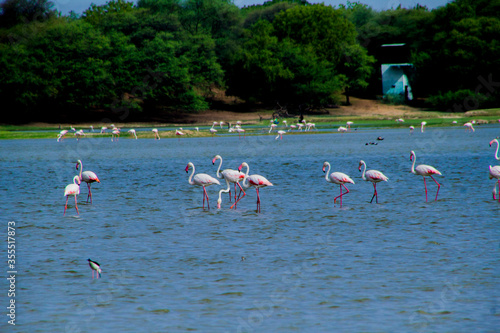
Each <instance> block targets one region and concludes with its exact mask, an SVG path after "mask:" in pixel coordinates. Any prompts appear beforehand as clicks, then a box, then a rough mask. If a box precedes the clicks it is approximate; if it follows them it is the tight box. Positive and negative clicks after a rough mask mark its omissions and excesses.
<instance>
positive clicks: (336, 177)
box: [323, 162, 354, 208]
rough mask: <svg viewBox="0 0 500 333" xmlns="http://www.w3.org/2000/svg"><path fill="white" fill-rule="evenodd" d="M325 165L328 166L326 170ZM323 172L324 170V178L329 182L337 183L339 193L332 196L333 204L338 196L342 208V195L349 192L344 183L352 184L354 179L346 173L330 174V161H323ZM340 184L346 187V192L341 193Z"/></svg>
mask: <svg viewBox="0 0 500 333" xmlns="http://www.w3.org/2000/svg"><path fill="white" fill-rule="evenodd" d="M326 167H328V171H326ZM323 172H325V173H326V174H325V180H326V181H327V182H329V183H333V184H337V185H339V186H340V195H339V196H336V197H335V198H333V204H334V205H335V202H336V201H337V199H338V198H340V208H342V196H344V195H345V194H347V193H349V189H348V188H347V187H346V186H345V184H346V183H351V184H354V180H352V179H351V177H349V176H348V175H346V174H345V173H342V172H332V173H331V174H330V163H328V162H324V163H323ZM342 186H343V187H344V188H345V189H346V192H344V193H342Z"/></svg>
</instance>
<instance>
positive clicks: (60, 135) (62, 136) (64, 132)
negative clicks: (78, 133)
mask: <svg viewBox="0 0 500 333" xmlns="http://www.w3.org/2000/svg"><path fill="white" fill-rule="evenodd" d="M66 133H68V130H62V131H61V132H59V134H58V135H57V142H59V141H62V140H64V136H65V135H66Z"/></svg>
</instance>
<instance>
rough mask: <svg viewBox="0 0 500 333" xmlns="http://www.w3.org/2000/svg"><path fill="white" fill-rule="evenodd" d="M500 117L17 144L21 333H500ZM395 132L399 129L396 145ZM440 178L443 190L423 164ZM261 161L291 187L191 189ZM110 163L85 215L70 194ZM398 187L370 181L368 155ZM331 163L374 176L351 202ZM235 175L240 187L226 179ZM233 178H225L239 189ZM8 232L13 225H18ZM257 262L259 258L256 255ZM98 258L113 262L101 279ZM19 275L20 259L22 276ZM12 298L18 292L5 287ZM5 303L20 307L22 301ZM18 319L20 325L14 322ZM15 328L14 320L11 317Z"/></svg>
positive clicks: (258, 168) (2, 188) (12, 179)
mask: <svg viewBox="0 0 500 333" xmlns="http://www.w3.org/2000/svg"><path fill="white" fill-rule="evenodd" d="M499 134H500V128H499V127H498V126H480V127H479V128H478V129H477V130H476V132H475V133H472V134H471V133H466V132H465V131H464V129H463V128H461V127H460V128H459V127H448V128H428V129H426V131H425V133H420V132H418V131H415V133H414V134H413V135H409V133H408V130H406V129H405V130H402V129H360V130H358V131H353V132H352V133H346V134H338V133H334V134H315V135H284V137H283V140H274V137H275V135H272V136H271V135H266V136H248V137H247V138H246V139H238V137H237V136H224V137H222V136H221V137H215V138H213V139H212V138H181V140H177V139H169V140H166V139H162V140H160V141H155V140H152V139H139V140H132V139H125V138H121V139H120V140H119V142H115V143H113V142H110V139H109V138H106V139H83V140H80V141H79V142H76V141H75V140H74V139H73V140H65V141H64V142H60V143H58V142H56V140H55V139H54V140H14V141H11V140H3V141H0V177H1V179H2V181H1V183H0V203H1V207H2V210H1V211H2V220H3V223H4V225H5V226H6V224H7V221H15V222H16V250H17V253H16V255H17V257H16V265H17V270H18V274H17V280H16V289H17V290H16V298H15V299H16V304H17V312H16V313H17V318H16V319H17V326H16V327H17V329H18V330H19V331H23V332H45V331H54V332H90V331H93V332H137V331H139V330H140V331H144V332H146V331H147V332H166V331H168V332H174V331H186V330H194V331H202V332H247V331H248V332H290V331H299V332H306V331H307V332H332V331H338V332H352V331H377V332H381V331H385V332H395V331H404V332H428V331H440V332H443V331H447V332H458V331H462V332H471V331H483V332H488V331H490V332H493V331H497V330H498V327H500V283H499V282H500V275H499V264H500V256H499V251H500V241H499V239H500V238H499V234H500V227H499V223H500V204H499V203H498V202H495V201H493V200H492V194H491V193H492V188H493V185H494V181H493V180H489V179H488V166H489V165H498V164H500V163H499V161H496V160H495V159H494V158H493V154H494V148H490V147H489V145H488V142H489V141H490V140H491V139H492V138H494V137H496V136H498V135H499ZM378 136H382V137H384V140H383V141H379V142H378V145H365V143H366V142H374V141H376V140H375V139H376V138H377V137H378ZM411 150H414V151H415V152H416V154H417V164H429V165H432V166H434V167H436V168H437V169H438V170H440V171H441V172H442V174H443V176H438V177H436V180H437V181H438V182H440V183H441V184H442V186H441V189H440V192H439V198H438V201H437V202H435V201H434V197H435V193H436V188H437V187H436V184H435V183H434V182H433V181H432V180H431V179H428V181H427V186H428V190H429V202H427V203H426V202H425V193H424V185H423V181H422V177H420V176H415V175H412V174H411V173H409V170H410V167H411V162H410V160H409V155H410V151H411ZM216 154H220V155H222V157H223V159H224V161H223V166H222V168H223V169H224V168H233V169H236V168H237V167H238V166H239V165H240V163H242V162H244V161H246V162H248V163H249V165H250V174H254V173H257V174H261V175H263V176H265V177H266V178H267V179H269V180H270V181H271V182H272V183H273V184H274V187H268V188H264V189H262V190H261V192H260V193H261V200H262V206H261V213H260V214H258V213H256V211H255V209H256V193H255V190H253V189H249V190H248V191H247V196H246V197H245V198H244V199H242V201H240V202H239V203H238V207H237V209H236V210H231V209H229V206H230V205H231V203H230V202H229V201H228V195H227V194H224V195H223V197H222V199H223V203H222V209H220V210H217V209H216V201H217V191H218V190H219V189H221V188H223V187H225V186H210V187H208V188H207V192H208V194H209V196H210V204H211V209H210V210H206V209H205V210H203V209H202V207H201V206H202V190H201V188H198V187H195V186H191V185H189V184H188V183H187V179H188V176H189V174H186V172H185V167H186V165H187V163H188V162H189V161H191V162H193V163H194V164H195V166H196V172H197V173H198V172H202V173H208V174H211V175H213V176H214V175H215V172H216V169H217V165H218V163H219V162H216V165H215V166H214V165H212V163H211V160H212V158H213V157H214V155H216ZM77 159H81V160H82V161H83V169H84V170H92V171H94V172H95V173H96V174H97V175H98V176H99V178H100V180H101V183H100V184H95V183H94V184H93V185H92V189H93V191H92V192H93V200H94V202H93V204H92V205H91V204H86V196H87V188H86V184H82V186H81V194H80V196H79V197H78V198H79V205H78V206H79V209H80V215H76V211H75V208H74V201H72V198H70V200H69V205H68V211H67V213H66V216H64V217H63V210H64V202H65V198H64V197H63V193H64V187H65V186H66V185H67V184H69V183H71V180H72V177H73V176H74V175H75V174H76V170H75V163H73V162H74V161H76V160H77ZM360 159H363V160H364V161H365V162H366V163H367V166H368V169H377V170H380V171H382V172H383V173H384V174H385V175H386V176H388V177H389V182H387V183H380V184H379V185H378V186H377V189H378V193H379V204H375V203H373V204H370V203H369V201H370V199H371V196H372V193H373V186H372V185H371V184H370V183H368V182H365V181H363V180H362V179H361V173H360V172H359V171H358V168H357V167H358V162H359V160H360ZM324 161H329V162H330V163H331V164H332V170H331V172H333V171H341V172H344V173H347V174H348V175H350V176H351V178H353V180H354V181H355V182H356V184H348V185H347V187H348V188H349V190H350V193H349V194H347V195H345V196H344V198H343V206H342V208H340V207H339V205H338V204H336V205H334V204H333V198H334V197H335V196H337V195H338V194H339V187H338V186H336V185H333V184H330V183H327V182H326V181H325V179H324V173H323V172H322V170H321V169H322V165H323V162H324ZM221 184H222V182H221ZM224 185H225V184H224ZM6 229H7V228H6V227H5V228H4V230H6ZM242 257H245V260H243V261H242V259H241V258H242ZM87 258H91V259H93V260H95V261H98V262H99V263H101V266H102V269H103V276H102V278H101V279H99V280H96V279H95V280H92V275H91V271H90V268H89V267H88V265H87V261H86V260H87ZM5 271H7V268H6V269H5ZM0 288H2V289H1V290H2V291H1V294H2V301H3V302H2V304H7V302H8V301H9V300H8V299H7V297H6V294H7V293H6V291H7V290H8V285H7V284H6V281H5V280H2V284H0ZM4 311H5V310H4ZM3 317H4V319H3V320H2V322H1V323H0V327H1V328H2V331H4V328H6V327H7V323H6V322H7V319H8V318H7V319H6V318H5V317H6V316H5V315H4V316H3ZM9 328H11V327H10V325H9Z"/></svg>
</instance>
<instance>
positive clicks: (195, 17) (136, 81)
mask: <svg viewBox="0 0 500 333" xmlns="http://www.w3.org/2000/svg"><path fill="white" fill-rule="evenodd" d="M0 9H1V10H0V77H1V80H0V97H1V98H2V102H3V105H2V110H4V113H6V116H5V117H4V121H7V120H10V121H15V122H27V121H35V120H42V121H58V122H60V119H61V118H63V119H74V120H79V121H81V120H82V119H89V118H91V117H94V118H96V117H98V116H97V114H99V112H103V111H107V112H108V115H109V114H110V113H111V116H112V117H113V118H114V119H117V120H124V119H127V118H128V117H129V116H130V115H137V114H139V112H143V113H142V114H145V115H146V116H145V117H146V118H147V117H149V118H153V117H155V116H157V114H158V112H159V110H161V111H162V112H163V115H164V114H165V112H179V111H180V112H202V111H203V110H206V109H208V108H210V107H212V103H213V102H214V101H215V100H214V96H215V95H216V93H217V92H220V91H224V92H226V95H231V96H235V97H239V98H240V99H241V100H243V101H244V102H245V103H246V106H247V107H248V106H250V107H252V106H259V107H273V106H274V105H275V104H276V101H279V103H280V104H281V105H287V106H288V110H289V111H290V112H302V111H303V110H314V109H315V108H321V107H324V106H325V105H329V104H337V103H339V102H340V99H341V97H342V94H343V95H344V96H345V98H346V103H347V104H349V96H350V95H351V94H353V95H359V96H361V95H362V96H368V97H371V98H374V97H375V96H376V95H379V94H380V92H381V87H380V58H381V53H380V52H381V51H380V49H381V47H380V46H381V45H382V44H387V43H406V45H407V46H408V50H409V52H408V53H409V55H408V61H407V62H411V63H413V64H414V65H415V72H414V73H413V74H412V75H411V76H410V79H411V81H412V86H413V87H414V89H413V93H414V96H415V97H418V98H427V100H428V102H429V103H430V104H428V106H429V107H432V108H437V109H440V110H447V111H452V112H464V111H468V110H472V109H477V108H491V107H495V106H498V105H499V102H500V89H499V88H500V58H499V57H498V54H500V34H499V33H498V31H500V14H499V13H500V0H455V1H452V2H450V3H449V4H447V5H446V6H444V7H440V8H438V9H434V10H431V11H430V10H428V9H427V8H426V7H422V6H419V5H417V6H415V7H414V8H408V9H407V8H402V7H401V6H399V7H397V8H393V9H390V10H385V11H380V12H378V11H375V10H373V9H371V8H370V7H368V6H367V5H364V4H362V3H360V2H349V1H347V4H346V5H341V6H339V7H338V8H334V7H331V6H326V5H324V4H314V5H313V4H310V3H309V2H307V1H305V0H272V1H267V2H266V3H264V4H263V5H256V6H250V7H246V8H242V9H240V8H238V7H236V6H235V5H234V4H233V2H232V1H231V0H139V1H137V4H136V5H135V4H134V3H132V2H129V1H125V0H110V1H108V2H107V3H106V4H105V5H102V6H97V5H94V4H93V5H92V6H91V7H90V8H88V9H87V10H86V11H85V12H84V13H83V14H82V15H78V14H75V13H71V14H70V15H68V16H61V15H60V13H58V12H56V11H55V10H54V9H53V3H52V2H51V1H48V0H4V1H3V2H2V3H0ZM392 102H394V101H392ZM42 110H48V111H42ZM111 116H110V117H111ZM101 119H102V118H101ZM129 119H130V118H129Z"/></svg>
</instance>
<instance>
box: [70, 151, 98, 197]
mask: <svg viewBox="0 0 500 333" xmlns="http://www.w3.org/2000/svg"><path fill="white" fill-rule="evenodd" d="M78 167H80V181H84V182H86V183H87V187H88V189H89V193H88V194H87V202H89V197H90V203H92V191H91V190H90V184H92V183H95V182H98V183H100V182H101V181H100V180H99V178H98V177H97V175H96V174H95V173H93V172H92V171H83V172H82V170H83V164H82V161H80V160H78V161H76V170H78Z"/></svg>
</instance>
